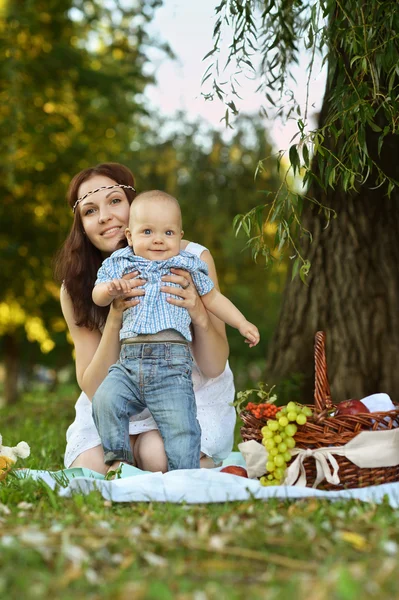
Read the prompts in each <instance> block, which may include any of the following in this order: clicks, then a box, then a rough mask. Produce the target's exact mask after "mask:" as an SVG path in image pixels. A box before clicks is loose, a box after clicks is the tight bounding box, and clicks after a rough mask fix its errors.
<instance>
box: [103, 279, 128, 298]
mask: <svg viewBox="0 0 399 600" xmlns="http://www.w3.org/2000/svg"><path fill="white" fill-rule="evenodd" d="M131 289H132V286H131V281H130V280H128V279H113V280H112V281H110V282H109V283H107V292H108V294H109V295H110V296H111V297H112V298H118V297H119V296H124V295H125V294H128V293H129V292H131Z"/></svg>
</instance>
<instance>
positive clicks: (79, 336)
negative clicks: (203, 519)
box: [56, 163, 235, 473]
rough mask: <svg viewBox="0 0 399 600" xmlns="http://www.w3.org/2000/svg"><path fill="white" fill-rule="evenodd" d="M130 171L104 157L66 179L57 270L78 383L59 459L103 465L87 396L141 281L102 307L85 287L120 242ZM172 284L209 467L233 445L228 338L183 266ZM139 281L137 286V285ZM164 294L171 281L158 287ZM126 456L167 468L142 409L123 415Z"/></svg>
mask: <svg viewBox="0 0 399 600" xmlns="http://www.w3.org/2000/svg"><path fill="white" fill-rule="evenodd" d="M135 195H136V191H135V189H134V178H133V175H132V173H131V172H130V171H129V169H127V168H126V167H124V166H123V165H120V164H117V163H105V164H101V165H98V166H97V167H92V168H89V169H85V170H83V171H81V172H80V173H78V174H77V175H76V176H75V177H74V179H73V180H72V182H71V184H70V186H69V190H68V202H69V205H70V206H71V208H72V209H73V211H74V222H73V225H72V229H71V231H70V234H69V236H68V238H67V240H66V242H65V244H64V246H63V248H62V249H61V251H60V253H59V255H58V260H57V268H56V275H57V277H58V279H59V280H60V281H61V282H62V286H61V307H62V311H63V314H64V317H65V320H66V322H67V325H68V328H69V332H70V334H71V336H72V339H73V342H74V345H75V354H76V376H77V381H78V384H79V386H80V388H81V390H82V394H81V395H80V397H79V399H78V401H77V403H76V419H75V421H74V423H72V425H71V426H70V427H69V429H68V432H67V448H66V453H65V466H66V467H67V468H68V467H87V468H89V469H92V470H94V471H97V472H99V473H105V472H106V465H104V461H103V451H102V447H101V444H100V438H99V436H98V433H97V430H96V428H95V425H94V422H93V419H92V412H91V402H90V399H91V398H92V397H93V395H94V392H95V391H96V390H97V388H98V386H99V385H100V383H101V382H102V381H103V379H104V378H105V376H106V375H107V372H108V369H109V367H110V366H111V365H112V364H113V363H115V362H116V361H117V359H118V356H119V349H120V345H119V330H120V327H121V323H122V313H123V311H124V310H125V309H126V308H128V307H129V306H134V305H136V304H138V302H140V296H142V295H143V294H145V281H143V280H140V279H134V277H135V276H136V275H137V273H131V274H129V275H127V276H126V278H127V279H128V280H129V281H130V285H131V292H129V294H128V297H126V298H124V299H121V300H119V301H114V303H113V304H112V305H111V308H110V309H109V312H108V309H105V310H104V309H103V308H99V307H97V306H95V305H94V303H93V301H92V297H91V294H92V289H93V286H94V282H95V279H96V274H97V270H98V268H99V266H100V265H101V263H102V261H103V259H104V258H105V257H106V256H109V255H110V254H111V253H112V252H113V251H114V250H116V249H118V248H121V247H123V246H125V245H126V238H125V233H124V232H125V228H126V227H127V224H128V218H129V206H130V204H131V202H132V201H133V200H134V197H135ZM181 248H182V249H184V250H186V251H188V252H192V253H193V254H196V255H197V256H201V259H202V260H204V261H205V262H206V263H207V265H208V268H209V276H210V277H211V278H212V280H213V281H214V283H215V286H216V287H218V282H217V275H216V269H215V265H214V262H213V259H212V256H211V254H210V253H209V251H208V250H206V249H205V248H203V247H202V246H200V245H199V244H194V243H192V242H188V241H187V240H182V242H181ZM166 281H171V282H174V283H177V284H179V286H181V287H177V288H175V291H174V294H176V296H177V297H171V298H170V302H171V303H173V304H176V305H177V306H183V307H185V308H187V310H188V311H189V313H190V317H191V321H192V328H193V343H192V353H193V357H194V360H195V363H196V364H195V367H194V370H193V383H194V391H195V395H196V402H197V411H198V414H197V416H198V421H199V423H200V425H201V430H202V438H201V440H202V441H201V451H202V458H201V466H202V467H213V466H215V464H218V463H220V462H221V461H222V460H223V458H225V457H226V456H227V455H228V454H229V452H230V451H231V448H232V443H233V432H234V424H235V412H234V409H233V407H232V406H230V403H231V402H232V400H233V399H234V385H233V376H232V373H231V371H230V368H229V366H228V364H227V358H228V344H227V338H226V332H225V327H224V324H223V323H222V322H221V321H219V320H218V319H217V318H216V317H214V316H213V315H210V314H208V312H207V311H206V309H205V307H204V305H203V304H202V302H201V300H200V297H199V296H198V294H197V291H196V289H195V286H194V285H189V284H190V283H192V280H191V277H190V275H189V273H187V272H186V271H182V270H178V269H174V270H173V274H172V275H170V276H169V277H167V278H166ZM143 285H144V288H140V286H143ZM163 291H165V293H167V292H168V291H169V292H170V288H167V287H165V288H164V290H163ZM129 432H130V439H131V446H132V451H133V455H134V457H135V461H136V464H137V466H138V467H139V468H141V469H143V470H148V471H166V470H167V460H166V455H165V451H164V448H163V442H162V438H161V436H160V434H159V432H158V430H157V428H156V425H155V421H154V420H153V418H152V417H151V415H150V413H149V411H148V410H146V411H144V412H143V413H141V414H140V415H138V416H137V417H134V418H133V419H132V420H131V422H130V428H129Z"/></svg>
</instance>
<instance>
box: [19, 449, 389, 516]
mask: <svg viewBox="0 0 399 600" xmlns="http://www.w3.org/2000/svg"><path fill="white" fill-rule="evenodd" d="M227 465H237V466H244V467H245V461H244V458H243V457H242V455H241V454H240V453H239V452H232V453H231V454H230V456H229V457H228V458H227V459H226V460H225V461H224V462H223V465H222V467H223V466H227ZM222 467H219V468H215V469H193V470H181V471H171V472H169V473H149V472H145V471H141V470H140V469H137V468H135V467H131V466H128V465H123V468H122V473H121V478H120V479H115V480H113V481H106V480H105V479H104V477H103V476H102V475H100V474H99V473H95V472H94V471H90V470H89V469H82V468H72V469H65V470H63V471H56V472H51V471H35V470H28V469H21V470H19V471H15V473H16V474H17V475H18V477H20V478H24V477H30V478H33V479H35V480H42V481H44V482H45V483H46V484H47V485H49V486H50V487H51V488H52V489H55V488H57V489H58V494H59V495H60V496H63V497H70V496H71V495H72V494H75V493H79V494H89V493H90V492H92V491H95V490H98V492H100V493H101V494H102V496H103V498H104V499H106V500H111V501H113V502H173V503H182V502H185V503H187V504H206V503H215V502H234V501H243V500H251V499H262V500H268V499H269V498H279V499H282V500H292V499H299V498H311V497H312V498H327V499H329V500H350V499H358V500H361V501H364V502H375V503H380V502H382V501H383V499H384V498H386V499H387V501H388V502H389V504H390V505H391V506H392V507H393V508H398V507H399V482H398V483H387V484H383V485H377V486H371V487H366V488H356V489H351V490H342V491H338V492H326V491H323V490H317V489H312V488H308V487H293V486H275V487H263V486H262V485H261V484H260V483H259V481H258V480H257V479H246V478H245V477H238V476H237V475H230V474H228V473H220V469H221V468H222Z"/></svg>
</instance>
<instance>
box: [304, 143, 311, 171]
mask: <svg viewBox="0 0 399 600" xmlns="http://www.w3.org/2000/svg"><path fill="white" fill-rule="evenodd" d="M302 156H303V161H304V163H305V165H306V166H307V167H309V164H310V163H309V150H308V147H307V145H306V144H303V146H302Z"/></svg>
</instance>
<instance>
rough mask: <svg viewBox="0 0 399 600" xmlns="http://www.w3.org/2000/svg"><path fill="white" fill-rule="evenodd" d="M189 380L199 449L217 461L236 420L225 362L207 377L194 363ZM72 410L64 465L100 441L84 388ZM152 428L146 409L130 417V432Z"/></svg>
mask: <svg viewBox="0 0 399 600" xmlns="http://www.w3.org/2000/svg"><path fill="white" fill-rule="evenodd" d="M185 250H186V251H187V252H191V253H192V254H195V255H196V256H198V257H200V256H201V254H202V252H203V251H204V250H206V248H204V246H200V244H195V243H194V242H190V243H189V244H188V245H187V247H186V248H185ZM193 384H194V393H195V399H196V402H197V418H198V421H199V424H200V426H201V432H202V434H201V451H202V452H203V453H204V454H206V456H210V457H211V458H212V459H213V460H214V462H215V463H216V464H218V463H220V462H221V461H222V460H223V459H224V458H226V457H227V456H228V455H229V453H230V452H231V449H232V447H233V437H234V426H235V422H236V415H235V409H234V407H233V406H231V405H230V404H231V402H233V400H234V393H235V390H234V381H233V374H232V372H231V369H230V367H229V364H228V363H227V364H226V368H225V370H224V371H223V373H222V374H221V375H219V377H216V378H214V379H207V378H206V377H204V376H203V375H202V373H201V372H200V370H199V369H198V367H197V365H196V364H195V363H194V365H193ZM75 410H76V417H75V420H74V422H73V423H72V425H70V427H69V428H68V430H67V434H66V439H67V446H66V450H65V457H64V463H65V467H66V468H68V467H70V466H71V464H72V463H73V462H74V461H75V460H76V458H77V457H78V456H79V455H80V454H81V453H82V452H85V451H86V450H90V448H94V447H95V446H100V445H101V440H100V437H99V435H98V433H97V429H96V427H95V425H94V421H93V417H92V404H91V402H90V400H89V398H88V397H87V396H86V394H85V393H84V392H82V393H81V394H80V396H79V398H78V400H77V402H76V405H75ZM152 429H157V426H156V423H155V421H154V419H153V418H152V416H151V414H150V412H149V410H148V409H146V410H144V411H143V412H142V413H140V414H139V415H136V416H135V417H132V418H131V420H130V424H129V433H130V435H137V434H139V433H144V432H145V431H151V430H152Z"/></svg>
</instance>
